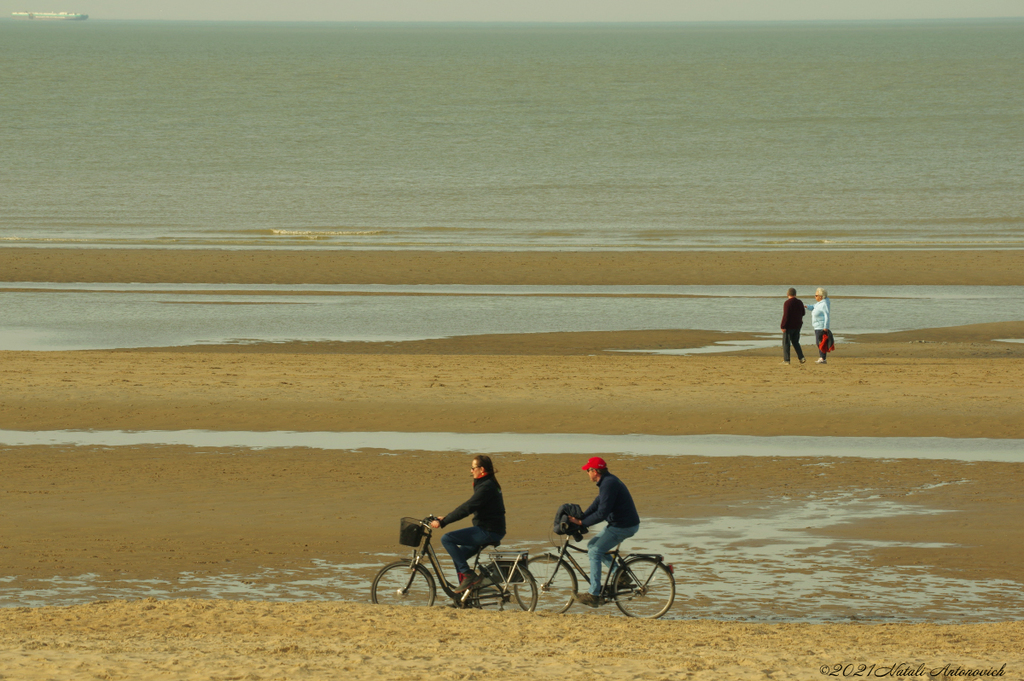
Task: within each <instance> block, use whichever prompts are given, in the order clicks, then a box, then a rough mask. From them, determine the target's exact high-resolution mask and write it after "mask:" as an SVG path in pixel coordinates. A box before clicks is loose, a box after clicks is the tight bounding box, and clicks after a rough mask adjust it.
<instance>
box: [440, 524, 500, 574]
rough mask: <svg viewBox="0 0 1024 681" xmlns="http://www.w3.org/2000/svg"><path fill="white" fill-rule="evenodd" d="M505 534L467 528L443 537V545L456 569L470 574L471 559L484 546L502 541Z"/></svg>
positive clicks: (453, 531) (477, 528)
mask: <svg viewBox="0 0 1024 681" xmlns="http://www.w3.org/2000/svg"><path fill="white" fill-rule="evenodd" d="M504 536H505V535H503V534H498V533H497V532H488V531H487V530H482V529H480V528H479V527H476V526H474V527H467V528H466V529H464V530H452V531H451V532H449V533H447V534H446V535H444V536H443V537H441V545H442V546H444V548H445V550H446V551H447V552H448V555H449V556H451V557H452V562H453V563H455V569H456V570H457V571H459V572H461V573H463V574H465V573H467V572H469V559H470V558H472V557H473V554H475V553H476V552H477V551H479V550H480V547H481V546H483V545H484V544H493V543H494V542H499V541H501V538H502V537H504Z"/></svg>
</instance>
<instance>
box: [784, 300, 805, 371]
mask: <svg viewBox="0 0 1024 681" xmlns="http://www.w3.org/2000/svg"><path fill="white" fill-rule="evenodd" d="M804 312H805V310H804V304H803V301H801V300H800V299H799V298H797V297H796V289H795V288H791V289H789V291H787V292H786V302H785V303H783V305H782V324H780V325H779V328H781V329H782V363H783V364H789V346H790V344H792V345H793V348H794V349H795V350H796V357H797V359H799V360H800V363H801V364H803V363H804V361H805V360H804V351H803V349H802V348H801V347H800V328H801V327H802V326H803V325H804Z"/></svg>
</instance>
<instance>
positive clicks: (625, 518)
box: [582, 473, 640, 527]
mask: <svg viewBox="0 0 1024 681" xmlns="http://www.w3.org/2000/svg"><path fill="white" fill-rule="evenodd" d="M597 489H598V494H597V498H596V499H594V503H592V504H591V505H590V508H588V509H587V510H586V511H584V512H583V518H582V520H583V527H590V526H591V525H596V524H598V523H599V522H601V521H602V520H607V521H608V524H609V525H611V526H612V527H636V526H637V525H639V524H640V514H638V513H637V512H636V504H634V503H633V497H632V496H631V495H630V493H629V490H628V489H626V485H625V484H624V483H623V482H622V481H621V480H619V479H618V478H617V477H615V476H614V475H612V474H611V473H605V474H604V475H602V476H601V479H600V480H598V481H597Z"/></svg>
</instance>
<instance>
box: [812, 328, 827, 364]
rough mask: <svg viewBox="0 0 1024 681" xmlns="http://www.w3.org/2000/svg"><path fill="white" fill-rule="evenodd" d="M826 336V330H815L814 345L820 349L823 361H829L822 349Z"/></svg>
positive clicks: (819, 353)
mask: <svg viewBox="0 0 1024 681" xmlns="http://www.w3.org/2000/svg"><path fill="white" fill-rule="evenodd" d="M824 335H825V330H824V329H815V330H814V345H815V346H817V348H818V355H819V356H820V357H821V358H822V359H824V360H827V359H828V357H827V356H826V355H825V353H824V352H823V351H822V349H821V339H822V337H823V336H824Z"/></svg>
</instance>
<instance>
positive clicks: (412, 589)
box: [370, 560, 437, 606]
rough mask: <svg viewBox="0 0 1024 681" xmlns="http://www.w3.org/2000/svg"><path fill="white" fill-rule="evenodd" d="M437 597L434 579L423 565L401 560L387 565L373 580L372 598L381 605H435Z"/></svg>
mask: <svg viewBox="0 0 1024 681" xmlns="http://www.w3.org/2000/svg"><path fill="white" fill-rule="evenodd" d="M436 595H437V587H436V586H434V578H433V577H432V576H431V575H430V573H429V572H427V570H426V568H424V567H423V566H422V565H417V566H416V567H415V569H413V567H412V561H409V560H400V561H397V562H395V563H391V564H390V565H385V566H384V567H383V568H382V569H381V571H380V572H378V573H377V576H376V577H374V579H373V586H371V587H370V598H371V600H373V602H374V603H380V604H381V605H423V606H428V605H433V604H434V597H435V596H436Z"/></svg>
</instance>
